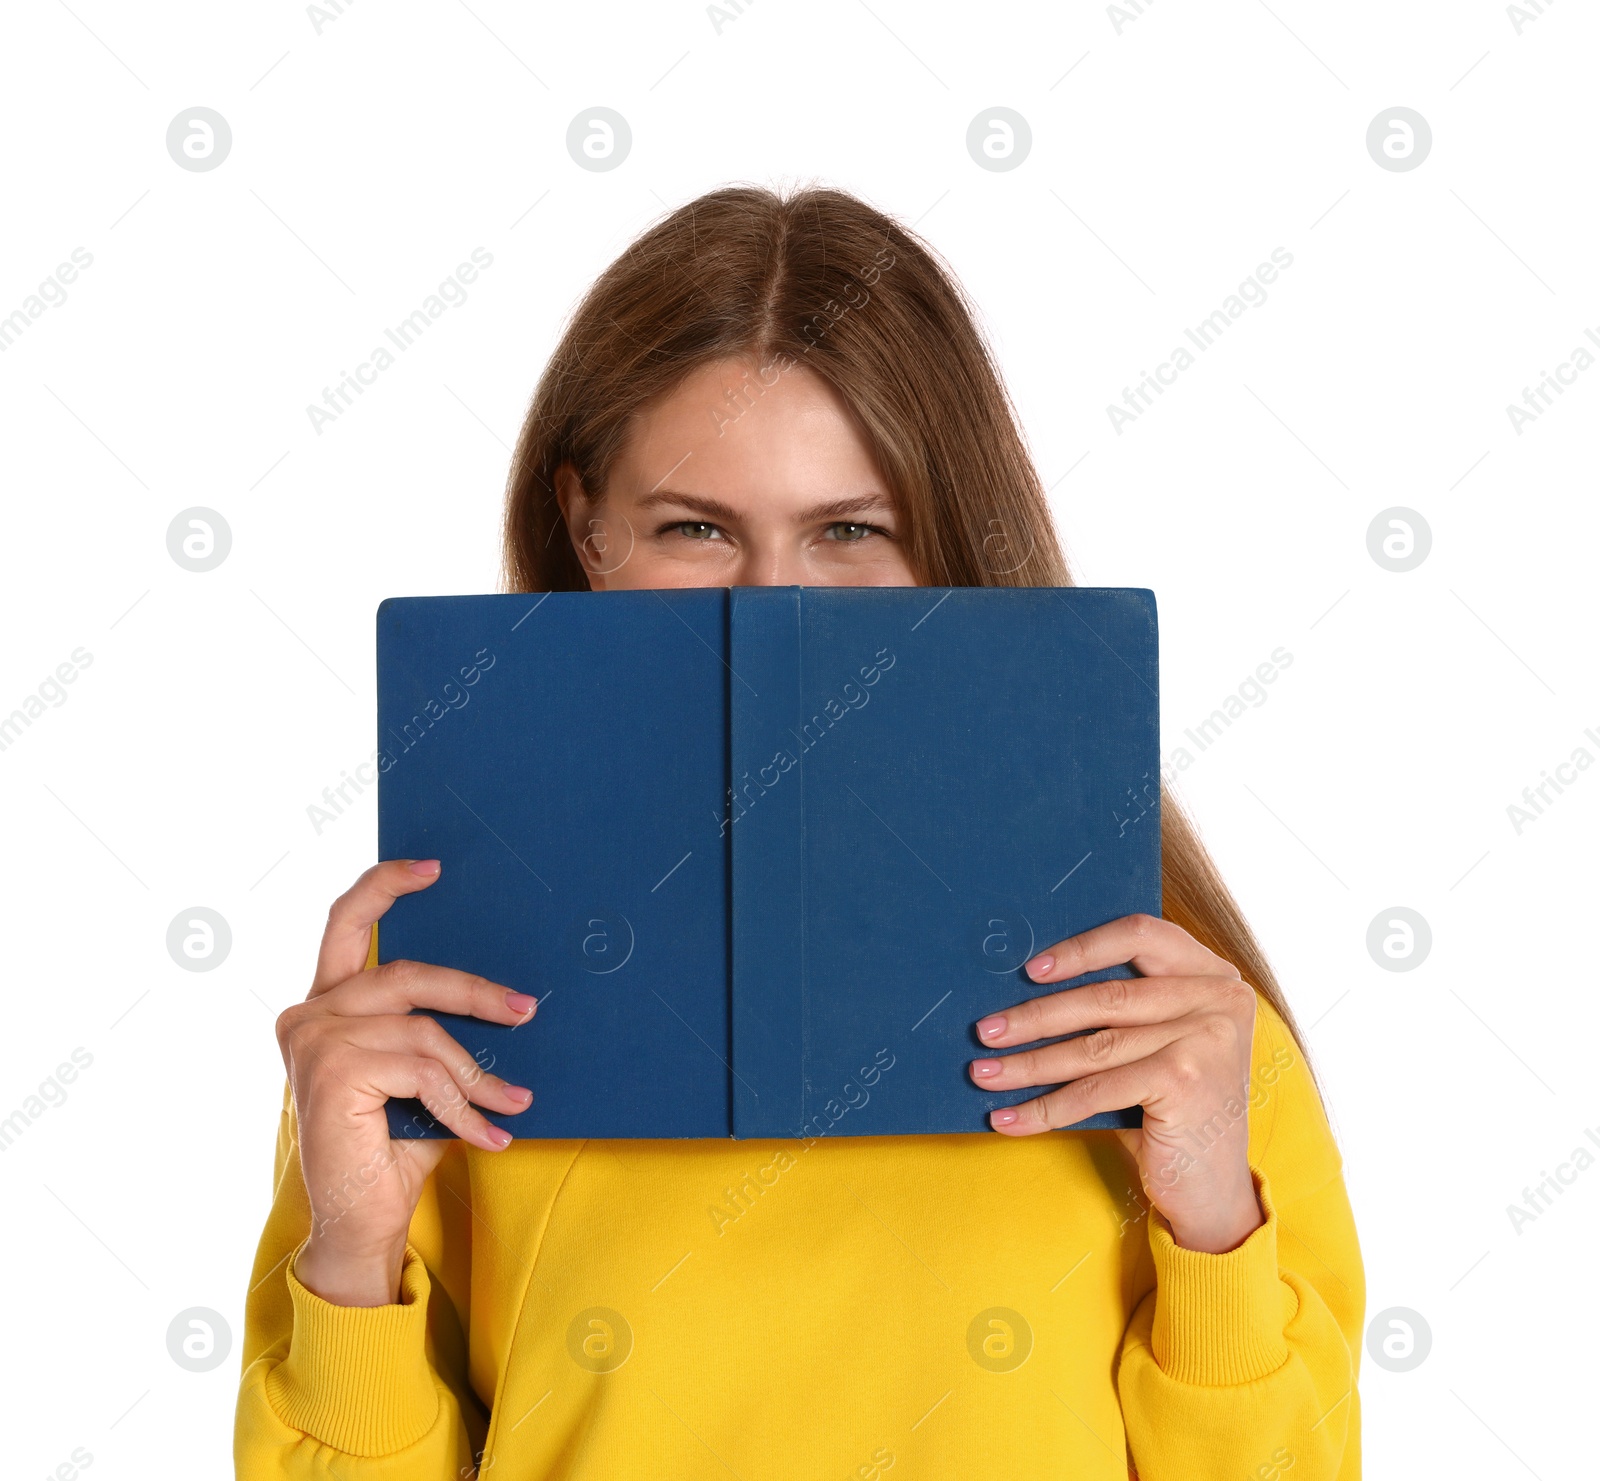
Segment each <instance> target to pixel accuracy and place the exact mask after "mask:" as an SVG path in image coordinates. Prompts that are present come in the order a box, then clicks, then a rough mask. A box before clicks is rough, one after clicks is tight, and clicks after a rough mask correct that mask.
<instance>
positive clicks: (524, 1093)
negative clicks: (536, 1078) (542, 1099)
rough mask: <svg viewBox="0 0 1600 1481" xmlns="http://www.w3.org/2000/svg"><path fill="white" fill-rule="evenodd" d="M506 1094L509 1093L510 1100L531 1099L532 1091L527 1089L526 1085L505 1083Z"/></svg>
mask: <svg viewBox="0 0 1600 1481" xmlns="http://www.w3.org/2000/svg"><path fill="white" fill-rule="evenodd" d="M506 1094H507V1095H509V1096H510V1097H511V1099H512V1100H525V1101H532V1100H533V1092H532V1091H531V1090H529V1089H528V1087H527V1086H526V1085H507V1086H506Z"/></svg>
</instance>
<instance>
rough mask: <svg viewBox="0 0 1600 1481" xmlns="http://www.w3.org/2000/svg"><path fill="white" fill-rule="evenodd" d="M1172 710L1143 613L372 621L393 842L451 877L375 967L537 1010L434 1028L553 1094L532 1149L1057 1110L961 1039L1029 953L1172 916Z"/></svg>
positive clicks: (734, 602)
mask: <svg viewBox="0 0 1600 1481" xmlns="http://www.w3.org/2000/svg"><path fill="white" fill-rule="evenodd" d="M1156 696H1157V643H1156V615H1155V601H1154V597H1153V595H1152V594H1151V593H1150V592H1148V591H1143V590H1130V589H1104V588H1084V587H1078V588H1054V587H1051V588H1037V587H1029V588H1011V587H1005V588H939V587H932V588H930V587H735V588H691V589H679V590H663V591H624V592H606V593H590V592H583V593H577V592H556V593H547V594H534V595H522V596H472V597H416V598H398V599H392V600H390V601H386V602H385V603H383V605H382V606H381V607H380V609H379V613H378V710H379V715H378V722H379V723H378V742H379V748H380V756H379V769H380V780H379V852H380V855H381V856H382V857H384V858H427V857H438V858H440V859H442V860H443V861H444V868H443V872H442V874H441V877H440V879H439V881H438V883H436V884H435V885H433V886H432V887H431V888H429V889H427V890H424V891H422V892H420V893H418V894H416V895H411V896H406V897H404V898H402V899H401V900H399V901H397V902H396V903H395V905H394V906H393V907H392V908H391V910H390V912H389V914H388V915H386V916H385V917H384V920H383V922H382V924H381V927H380V929H379V935H378V940H379V953H380V960H382V961H392V960H395V959H397V958H410V959H413V960H419V961H427V962H434V963H437V964H439V965H443V966H451V967H457V968H460V969H462V970H466V971H472V972H479V973H482V974H483V975H484V976H486V977H489V978H491V979H493V980H494V981H497V982H500V983H503V984H505V985H506V986H508V987H512V988H516V989H518V990H519V991H523V992H527V993H531V994H533V995H534V996H535V997H537V998H538V999H539V1011H538V1013H537V1014H536V1015H535V1016H534V1018H533V1019H532V1020H531V1021H530V1022H529V1023H528V1024H526V1025H524V1026H522V1027H519V1028H515V1029H511V1028H505V1027H502V1026H500V1025H495V1024H487V1023H482V1022H479V1021H478V1020H475V1019H470V1018H462V1017H457V1016H455V1015H450V1014H435V1015H434V1016H435V1017H437V1018H438V1019H439V1021H440V1022H441V1023H442V1024H443V1025H444V1026H445V1027H446V1029H447V1030H449V1032H450V1033H451V1034H452V1035H453V1036H454V1037H455V1038H456V1039H457V1041H458V1042H460V1043H461V1044H462V1045H463V1047H464V1048H466V1049H467V1051H468V1052H469V1053H470V1054H472V1055H473V1056H474V1058H476V1059H477V1061H478V1063H479V1064H481V1065H482V1066H483V1067H484V1068H485V1069H493V1071H494V1072H495V1073H496V1074H500V1075H504V1076H505V1077H506V1078H507V1079H509V1080H511V1081H513V1082H514V1083H517V1084H523V1085H528V1086H530V1087H532V1089H533V1091H534V1102H533V1105H532V1107H531V1108H530V1109H528V1110H527V1111H524V1112H523V1113H522V1114H521V1115H517V1116H499V1115H493V1114H491V1115H490V1116H489V1119H490V1120H491V1121H492V1122H494V1123H495V1124H496V1125H499V1126H502V1127H504V1128H505V1129H506V1130H507V1131H509V1132H511V1133H512V1135H514V1136H520V1137H529V1136H532V1137H713V1136H735V1137H806V1136H818V1135H824V1134H828V1135H847V1136H848V1135H855V1136H869V1135H872V1136H878V1135H893V1134H901V1135H903V1134H931V1133H944V1132H978V1131H986V1130H988V1123H987V1114H988V1112H989V1111H990V1110H992V1109H994V1108H995V1107H997V1106H1004V1105H1014V1104H1017V1103H1019V1102H1021V1101H1024V1100H1028V1099H1031V1098H1032V1097H1034V1096H1035V1095H1039V1094H1042V1093H1044V1090H1045V1089H1046V1088H1047V1087H1036V1088H1030V1089H1027V1090H1015V1091H1004V1092H994V1091H984V1090H981V1089H980V1088H979V1087H977V1086H976V1085H974V1084H973V1083H972V1081H971V1079H970V1077H969V1076H968V1074H967V1064H968V1063H969V1062H970V1060H972V1059H973V1058H975V1057H978V1056H979V1055H980V1054H981V1053H983V1052H984V1051H983V1049H982V1046H980V1045H979V1043H978V1041H977V1038H976V1035H975V1033H974V1032H973V1024H974V1023H975V1022H976V1021H977V1020H978V1019H979V1018H981V1017H983V1016H984V1015H985V1014H988V1013H991V1012H995V1011H997V1010H1000V1009H1003V1008H1006V1007H1010V1006H1012V1005H1013V1004H1015V1003H1017V1002H1020V1001H1022V1000H1024V999H1026V998H1029V997H1034V996H1038V995H1040V989H1038V987H1037V986H1036V985H1035V984H1033V983H1031V982H1030V981H1029V980H1028V978H1027V976H1026V974H1025V973H1024V972H1023V971H1022V964H1023V962H1025V961H1026V960H1027V959H1028V958H1029V957H1030V956H1031V955H1033V954H1034V953H1035V952H1037V951H1039V950H1042V949H1043V948H1044V947H1046V946H1048V945H1050V944H1051V943H1053V942H1055V941H1057V940H1060V939H1061V938H1063V937H1065V936H1068V935H1071V934H1074V933H1075V932H1078V931H1082V930H1085V929H1087V928H1089V927H1091V926H1094V925H1099V924H1102V923H1103V922H1105V921H1108V920H1112V919H1115V918H1116V917H1118V916H1122V915H1127V914H1130V913H1133V912H1136V911H1148V912H1149V913H1151V914H1157V915H1158V914H1160V910H1161V882H1160V881H1161V876H1160V856H1161V850H1160V816H1159V806H1158V799H1159V776H1160V762H1159V721H1158V709H1157V697H1156ZM1116 975H1121V976H1126V975H1131V970H1130V969H1129V968H1127V967H1118V968H1112V969H1109V970H1107V971H1105V972H1100V973H1095V974H1091V976H1090V977H1085V978H1081V979H1075V981H1074V983H1073V984H1070V985H1078V984H1079V983H1081V982H1084V981H1089V980H1092V979H1093V978H1095V977H1108V976H1116ZM1066 985H1068V984H1063V985H1061V986H1066ZM1052 990H1059V987H1058V988H1056V989H1052ZM1139 1119H1140V1118H1139V1112H1138V1109H1137V1108H1136V1107H1135V1108H1131V1109H1129V1110H1126V1111H1119V1112H1111V1113H1107V1114H1105V1115H1102V1116H1097V1117H1094V1118H1092V1119H1091V1120H1090V1121H1087V1122H1084V1123H1081V1125H1083V1126H1137V1125H1138V1124H1139ZM389 1120H390V1128H391V1131H392V1133H393V1134H394V1135H396V1136H441V1135H442V1136H448V1135H450V1134H451V1133H449V1132H448V1131H447V1130H446V1129H444V1128H443V1127H441V1126H439V1125H438V1124H437V1123H436V1122H434V1120H433V1118H432V1117H430V1116H429V1115H428V1114H427V1112H426V1111H425V1110H424V1109H423V1108H422V1107H421V1105H420V1104H419V1103H417V1102H415V1101H402V1100H396V1101H392V1102H391V1103H390V1106H389Z"/></svg>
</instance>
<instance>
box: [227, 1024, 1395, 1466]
mask: <svg viewBox="0 0 1600 1481" xmlns="http://www.w3.org/2000/svg"><path fill="white" fill-rule="evenodd" d="M1248 1114H1249V1118H1250V1140H1249V1157H1250V1164H1251V1168H1252V1171H1253V1172H1254V1175H1255V1178H1256V1190H1257V1193H1258V1196H1259V1197H1260V1200H1261V1206H1262V1210H1263V1212H1264V1213H1265V1214H1266V1216H1267V1218H1266V1223H1265V1224H1263V1225H1262V1227H1261V1228H1259V1229H1257V1230H1256V1231H1255V1232H1254V1233H1253V1234H1252V1235H1250V1237H1249V1238H1248V1239H1246V1240H1245V1242H1244V1243H1243V1244H1241V1245H1240V1246H1239V1247H1238V1248H1237V1249H1234V1250H1231V1251H1228V1252H1227V1253H1225V1254H1220V1255H1213V1254H1205V1253H1201V1252H1198V1251H1193V1250H1185V1249H1181V1248H1179V1247H1178V1246H1177V1245H1176V1244H1174V1243H1173V1240H1172V1234H1171V1230H1170V1228H1169V1227H1168V1225H1167V1224H1166V1222H1165V1220H1163V1219H1162V1218H1161V1216H1160V1215H1159V1214H1158V1213H1156V1212H1154V1211H1153V1210H1150V1209H1148V1207H1147V1204H1146V1201H1145V1199H1144V1197H1143V1195H1142V1194H1141V1193H1139V1192H1138V1191H1137V1179H1136V1178H1134V1177H1133V1176H1132V1175H1131V1173H1130V1171H1129V1168H1130V1164H1129V1163H1128V1161H1127V1160H1126V1159H1125V1157H1124V1155H1123V1153H1122V1150H1121V1148H1120V1147H1119V1145H1118V1144H1117V1142H1116V1141H1115V1139H1114V1138H1113V1136H1112V1134H1111V1133H1110V1132H1059V1133H1046V1134H1044V1135H1040V1136H1034V1137H1029V1138H1022V1139H1016V1138H1010V1137H1003V1136H999V1135H995V1134H992V1133H989V1134H984V1133H979V1134H974V1135H969V1136H927V1137H866V1138H863V1137H848V1136H842V1135H831V1136H824V1137H821V1138H818V1139H816V1140H814V1141H810V1142H807V1141H745V1142H735V1141H686V1142H643V1141H543V1142H541V1141H517V1142H514V1143H513V1144H512V1145H511V1146H510V1147H509V1148H507V1149H506V1150H505V1151H504V1152H499V1153H490V1152H482V1151H479V1150H477V1149H476V1148H471V1147H467V1146H465V1145H464V1144H462V1143H459V1142H457V1143H454V1144H453V1145H452V1146H451V1148H450V1150H449V1151H448V1153H447V1154H446V1156H445V1158H444V1161H443V1162H442V1163H441V1164H440V1167H439V1169H438V1171H437V1172H436V1173H435V1174H434V1175H433V1177H432V1178H430V1180H429V1182H428V1184H427V1187H426V1189H425V1191H424V1193H423V1197H422V1202H421V1204H420V1206H419V1207H418V1209H417V1213H416V1216H415V1218H414V1219H413V1220H412V1223H411V1229H410V1241H409V1245H408V1248H407V1251H406V1257H405V1265H404V1269H403V1274H402V1278H401V1299H400V1302H399V1303H398V1304H396V1305H391V1306H380V1307H370V1308H360V1307H340V1306H334V1305H331V1304H330V1303H328V1302H326V1301H323V1300H321V1299H320V1298H319V1297H317V1296H315V1295H313V1294H312V1293H311V1292H310V1291H308V1290H306V1289H305V1287H303V1286H302V1285H300V1283H299V1282H298V1281H297V1280H296V1279H295V1276H294V1255H295V1253H296V1252H297V1251H298V1249H299V1247H300V1245H301V1243H302V1242H303V1241H304V1239H305V1237H306V1234H307V1231H308V1228H309V1218H310V1215H309V1207H308V1203H307V1199H306V1193H305V1188H304V1185H303V1182H302V1180H301V1175H300V1163H299V1155H298V1146H297V1142H296V1126H295V1119H294V1114H293V1110H292V1108H291V1106H290V1104H289V1102H288V1098H287V1096H286V1097H285V1104H284V1112H283V1118H282V1121H281V1124H280V1130H279V1135H278V1148H277V1171H276V1193H275V1196H274V1199H273V1204H272V1212H271V1214H270V1216H269V1218H268V1221H267V1226H266V1230H265V1232H264V1234H263V1236H262V1239H261V1245H260V1249H259V1252H258V1254H257V1256H256V1263H255V1269H254V1271H253V1273H252V1275H251V1290H250V1295H249V1298H248V1302H247V1307H246V1313H245V1332H244V1341H243V1349H244V1350H243V1365H244V1374H243V1381H242V1384H241V1387H240V1393H239V1400H238V1415H237V1428H236V1437H235V1458H236V1463H237V1468H238V1475H239V1477H240V1478H241V1481H279V1478H286V1477H292V1478H310V1477H338V1478H342V1481H401V1478H404V1481H466V1478H469V1477H472V1476H473V1475H474V1474H475V1472H474V1467H475V1466H476V1467H478V1468H479V1469H478V1471H477V1472H476V1474H478V1475H480V1476H481V1477H482V1478H484V1481H602V1478H604V1481H614V1478H617V1477H623V1478H634V1477H640V1478H643V1477H648V1478H650V1481H658V1478H659V1481H670V1478H679V1477H682V1478H693V1481H705V1478H710V1477H727V1476H732V1477H733V1478H735V1481H787V1478H796V1481H799V1478H805V1481H836V1478H837V1481H852V1478H853V1481H881V1478H883V1477H886V1476H887V1477H890V1478H891V1481H902V1478H904V1481H911V1478H922V1481H933V1478H950V1481H971V1478H972V1477H974V1476H978V1475H986V1476H1000V1477H1007V1478H1011V1477H1018V1478H1021V1477H1026V1478H1028V1481H1036V1478H1037V1481H1042V1478H1047V1477H1071V1478H1073V1481H1126V1478H1127V1477H1129V1476H1130V1475H1133V1474H1137V1476H1138V1477H1139V1478H1141V1481H1211V1478H1217V1481H1280V1478H1286V1481H1335V1478H1337V1481H1354V1478H1356V1477H1357V1476H1359V1474H1360V1456H1359V1409H1358V1399H1357V1393H1356V1371H1357V1364H1358V1359H1359V1355H1360V1347H1361V1326H1362V1317H1363V1307H1364V1302H1365V1292H1364V1284H1363V1278H1362V1269H1361V1256H1360V1251H1359V1249H1358V1246H1357V1243H1356V1233H1355V1227H1354V1223H1353V1221H1352V1218H1351V1213H1350V1206H1349V1202H1348V1200H1347V1198H1346V1194H1345V1189H1344V1180H1343V1176H1342V1172H1341V1165H1340V1160H1339V1155H1338V1152H1337V1150H1336V1148H1335V1146H1334V1143H1333V1139H1332V1137H1331V1135H1330V1133H1329V1129H1328V1125H1327V1122H1326V1120H1325V1118H1324V1116H1323V1113H1322V1109H1321V1106H1320V1105H1319V1103H1318V1100H1317V1097H1316V1093H1315V1090H1314V1089H1313V1086H1312V1084H1311V1081H1310V1078H1309V1075H1308V1074H1307V1071H1306V1067H1305V1065H1304V1063H1303V1061H1302V1059H1301V1056H1300V1053H1299V1051H1298V1050H1297V1049H1296V1047H1295V1045H1294V1041H1293V1040H1292V1039H1291V1038H1290V1036H1289V1034H1288V1032H1287V1030H1286V1029H1285V1028H1284V1025H1283V1022H1282V1020H1281V1019H1280V1018H1279V1017H1278V1016H1277V1015H1276V1014H1275V1013H1274V1012H1273V1010H1272V1009H1271V1008H1270V1007H1269V1006H1268V1005H1267V1004H1266V1003H1265V1002H1264V1001H1262V1002H1260V1004H1259V1011H1258V1014H1257V1020H1256V1033H1255V1044H1254V1077H1253V1079H1252V1082H1251V1096H1250V1105H1249V1110H1248ZM842 1129H843V1128H842V1127H841V1130H842ZM1130 1184H1132V1187H1130Z"/></svg>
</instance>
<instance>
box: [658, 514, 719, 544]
mask: <svg viewBox="0 0 1600 1481" xmlns="http://www.w3.org/2000/svg"><path fill="white" fill-rule="evenodd" d="M667 528H668V529H669V530H676V531H677V532H678V533H679V534H680V535H684V536H687V537H688V538H689V539H690V540H710V539H711V538H712V537H713V536H715V535H716V533H717V527H716V526H715V525H714V524H708V523H707V522H706V521H705V520H703V519H683V520H679V521H678V522H677V523H676V524H672V525H668V526H667Z"/></svg>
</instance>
